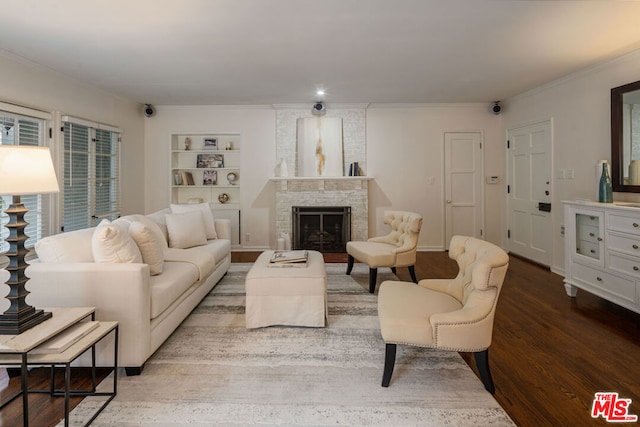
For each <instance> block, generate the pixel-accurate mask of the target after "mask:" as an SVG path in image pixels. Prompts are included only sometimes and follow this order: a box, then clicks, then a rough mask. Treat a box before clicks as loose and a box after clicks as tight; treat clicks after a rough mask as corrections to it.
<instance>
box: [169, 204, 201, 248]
mask: <svg viewBox="0 0 640 427" xmlns="http://www.w3.org/2000/svg"><path fill="white" fill-rule="evenodd" d="M165 218H166V220H167V230H168V232H169V247H171V248H180V249H186V248H191V247H193V246H200V245H204V244H206V243H207V234H206V232H205V227H204V220H203V218H202V211H199V210H194V211H191V212H185V213H178V214H167V215H166V216H165Z"/></svg>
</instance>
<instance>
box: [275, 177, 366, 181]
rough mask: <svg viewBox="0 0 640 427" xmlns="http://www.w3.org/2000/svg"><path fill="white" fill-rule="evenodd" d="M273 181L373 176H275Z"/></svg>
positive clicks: (355, 179) (327, 179)
mask: <svg viewBox="0 0 640 427" xmlns="http://www.w3.org/2000/svg"><path fill="white" fill-rule="evenodd" d="M269 179H270V180H271V181H333V180H335V181H342V180H347V181H348V180H353V181H357V180H363V181H370V180H372V179H373V177H372V176H274V177H272V178H269Z"/></svg>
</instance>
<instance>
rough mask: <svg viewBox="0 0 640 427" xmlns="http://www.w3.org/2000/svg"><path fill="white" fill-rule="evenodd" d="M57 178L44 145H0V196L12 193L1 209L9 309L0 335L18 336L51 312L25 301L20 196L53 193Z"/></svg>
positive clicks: (1, 320) (23, 210) (0, 319)
mask: <svg viewBox="0 0 640 427" xmlns="http://www.w3.org/2000/svg"><path fill="white" fill-rule="evenodd" d="M59 191H60V189H59V187H58V180H57V179H56V173H55V170H54V168H53V162H52V160H51V153H50V151H49V148H47V147H32V146H24V145H0V196H8V195H10V196H13V203H12V204H11V205H10V206H9V208H8V209H7V210H6V211H5V213H7V214H8V215H9V223H7V224H6V227H7V228H8V229H9V237H7V239H6V241H7V243H9V250H8V251H7V253H6V254H5V255H6V256H7V257H8V258H9V264H8V265H7V267H6V270H7V271H8V272H9V280H8V281H7V282H6V284H7V285H9V293H8V294H7V295H6V296H5V298H7V299H8V300H9V303H10V305H9V308H8V309H7V310H6V311H5V312H4V313H3V314H1V315H0V335H18V334H21V333H22V332H24V331H26V330H28V329H30V328H32V327H34V326H36V325H37V324H39V323H41V322H42V321H44V320H46V319H48V318H50V317H51V313H48V312H44V311H43V310H37V309H35V308H33V307H32V306H30V305H29V304H27V302H26V297H27V295H28V294H29V291H27V290H26V288H25V285H26V283H27V281H28V280H29V278H28V277H27V276H26V275H25V270H26V268H27V266H28V264H27V263H26V262H25V260H24V258H25V256H26V255H27V253H28V252H29V251H28V250H27V249H25V242H26V240H27V238H28V236H27V235H25V234H24V229H25V227H26V226H27V224H28V223H27V222H25V220H24V216H25V214H26V213H27V212H28V211H29V210H28V209H27V208H26V207H25V206H24V205H23V204H22V202H21V201H20V196H22V195H29V194H44V193H57V192H59Z"/></svg>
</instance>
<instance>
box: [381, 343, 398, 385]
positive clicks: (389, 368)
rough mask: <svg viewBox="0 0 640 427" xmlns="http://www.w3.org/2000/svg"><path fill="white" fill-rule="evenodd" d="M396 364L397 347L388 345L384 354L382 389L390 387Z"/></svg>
mask: <svg viewBox="0 0 640 427" xmlns="http://www.w3.org/2000/svg"><path fill="white" fill-rule="evenodd" d="M395 364H396V345H395V344H387V347H386V348H385V352H384V373H383V374H382V387H389V383H390V382H391V375H393V367H394V365H395Z"/></svg>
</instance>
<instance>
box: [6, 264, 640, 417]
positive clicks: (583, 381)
mask: <svg viewBox="0 0 640 427" xmlns="http://www.w3.org/2000/svg"><path fill="white" fill-rule="evenodd" d="M256 255H257V254H255V253H239V252H236V253H234V254H233V257H232V259H233V261H234V262H252V261H253V260H254V259H255V257H256ZM325 260H326V261H327V262H345V261H346V259H345V256H344V255H327V256H326V257H325ZM456 272H457V267H456V265H455V263H454V262H453V261H452V260H450V259H449V258H448V256H447V253H444V252H422V253H419V254H418V262H417V264H416V273H417V276H418V278H419V279H422V278H434V277H452V276H453V275H455V274H456ZM398 276H399V277H400V278H401V279H402V280H410V279H409V274H408V272H407V270H406V269H398ZM489 355H490V356H489V359H490V364H491V371H492V374H493V379H494V382H495V385H496V393H495V395H494V396H495V398H496V400H497V401H498V402H499V403H500V405H502V407H503V408H504V409H505V410H506V411H507V413H508V414H509V415H510V416H511V418H512V419H513V420H514V421H515V423H516V424H517V425H519V426H527V427H528V426H532V427H533V426H535V427H539V426H591V425H607V423H606V422H605V421H604V420H602V419H601V418H600V419H592V418H591V415H590V414H591V405H592V401H593V396H594V393H595V392H598V391H612V392H617V393H619V396H620V397H621V398H626V399H631V400H632V403H631V410H630V413H632V414H637V415H640V315H638V314H635V313H633V312H631V311H629V310H626V309H623V308H620V307H618V306H616V305H614V304H611V303H608V302H606V301H604V300H602V299H600V298H597V297H595V296H593V295H591V294H589V293H587V292H584V291H579V292H578V296H577V298H575V299H572V298H569V297H567V295H566V294H565V292H564V287H563V285H562V277H561V276H558V275H557V274H554V273H551V272H550V271H549V270H547V269H544V268H541V267H539V266H537V265H534V264H531V263H529V262H527V261H524V260H522V259H519V258H516V257H513V256H512V257H511V261H510V266H509V271H508V273H507V277H506V280H505V284H504V287H503V290H502V294H501V296H500V300H499V302H498V308H497V312H496V319H495V325H494V334H493V344H492V346H491V348H490V349H489ZM463 357H464V358H465V360H466V361H467V363H469V364H470V366H471V367H472V368H473V369H474V370H475V366H474V364H473V360H472V359H473V358H472V357H470V355H467V354H463ZM381 360H382V359H381ZM43 371H44V372H43ZM105 373H106V372H105ZM105 373H103V374H102V375H104V374H105ZM143 375H144V374H143ZM380 376H381V377H382V366H380ZM31 377H32V378H33V379H32V380H31V381H32V382H33V384H31V383H30V385H31V386H36V385H37V384H35V382H36V381H39V382H41V384H40V385H43V384H44V386H45V387H46V381H47V380H48V373H47V372H46V370H35V371H33V372H32V374H31ZM75 377H77V378H78V379H79V380H80V381H82V380H83V372H79V373H74V378H75ZM84 378H85V380H87V379H88V376H87V375H86V373H84ZM85 386H86V385H85ZM18 388H19V380H18V379H17V378H12V379H11V380H10V381H9V378H8V377H7V376H6V374H5V373H4V370H0V399H2V401H3V402H4V401H5V400H6V398H7V396H8V395H10V394H11V393H12V392H13V391H15V390H17V389H18ZM76 401H77V400H76ZM29 402H30V405H31V414H32V417H31V423H32V425H37V426H53V425H55V424H56V423H57V422H58V420H60V419H61V417H62V413H63V399H61V398H49V397H48V396H47V395H31V396H30V400H29ZM21 420H22V404H21V401H20V399H16V400H15V401H13V402H11V403H10V404H9V405H7V406H6V407H5V408H4V409H2V411H1V412H0V423H1V425H3V426H19V425H21Z"/></svg>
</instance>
